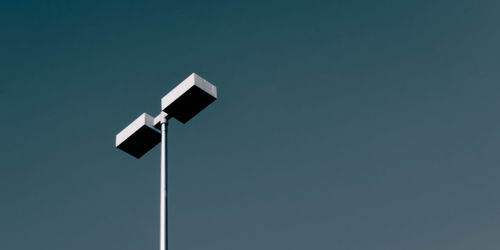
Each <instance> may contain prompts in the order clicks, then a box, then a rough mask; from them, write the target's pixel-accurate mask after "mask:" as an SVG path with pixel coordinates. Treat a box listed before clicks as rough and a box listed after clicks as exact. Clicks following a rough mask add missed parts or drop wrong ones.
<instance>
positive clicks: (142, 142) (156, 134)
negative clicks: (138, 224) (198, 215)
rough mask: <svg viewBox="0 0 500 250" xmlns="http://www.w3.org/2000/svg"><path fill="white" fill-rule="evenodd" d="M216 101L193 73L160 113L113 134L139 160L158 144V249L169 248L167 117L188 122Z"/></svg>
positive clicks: (211, 87)
mask: <svg viewBox="0 0 500 250" xmlns="http://www.w3.org/2000/svg"><path fill="white" fill-rule="evenodd" d="M216 99H217V88H216V87H215V86H214V85H212V84H211V83H209V82H208V81H207V80H205V79H203V78H201V77H200V76H198V75H197V74H195V73H193V74H191V75H190V76H189V77H188V78H186V79H185V80H184V81H182V82H181V83H180V84H179V85H177V86H176V87H175V88H174V89H172V90H171V91H170V92H168V93H167V94H166V95H165V96H164V97H163V98H162V99H161V110H162V111H161V112H160V114H159V115H158V116H156V117H154V118H153V117H152V116H150V115H148V114H146V113H143V114H142V115H140V116H139V117H138V118H137V119H136V120H134V121H133V122H132V123H130V124H129V125H128V126H127V127H126V128H124V129H123V130H122V131H121V132H120V133H118V134H117V135H116V141H115V146H116V147H117V148H119V149H121V150H123V151H125V152H126V153H128V154H130V155H132V156H134V157H136V158H140V157H141V156H143V155H144V154H146V153H147V152H148V151H149V150H151V149H152V148H153V147H155V146H156V145H157V144H158V143H160V142H161V190H160V196H161V197H160V250H167V249H168V214H167V211H168V210H167V204H168V199H167V176H168V169H167V126H168V120H169V119H170V118H172V117H173V118H175V119H177V120H179V121H180V122H182V123H186V122H188V121H189V120H190V119H191V118H193V117H194V116H195V115H196V114H198V113H199V112H200V111H201V110H203V109H204V108H205V107H207V106H208V105H209V104H210V103H212V102H213V101H215V100H216Z"/></svg>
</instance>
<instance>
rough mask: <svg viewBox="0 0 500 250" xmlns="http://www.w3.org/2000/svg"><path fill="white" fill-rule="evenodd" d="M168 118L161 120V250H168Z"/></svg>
mask: <svg viewBox="0 0 500 250" xmlns="http://www.w3.org/2000/svg"><path fill="white" fill-rule="evenodd" d="M167 126H168V122H167V118H166V117H164V118H163V119H162V120H161V192H160V195H161V199H160V200H161V201H160V202H161V204H160V250H167V249H168V210H167V204H168V200H167V176H168V172H167Z"/></svg>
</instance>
